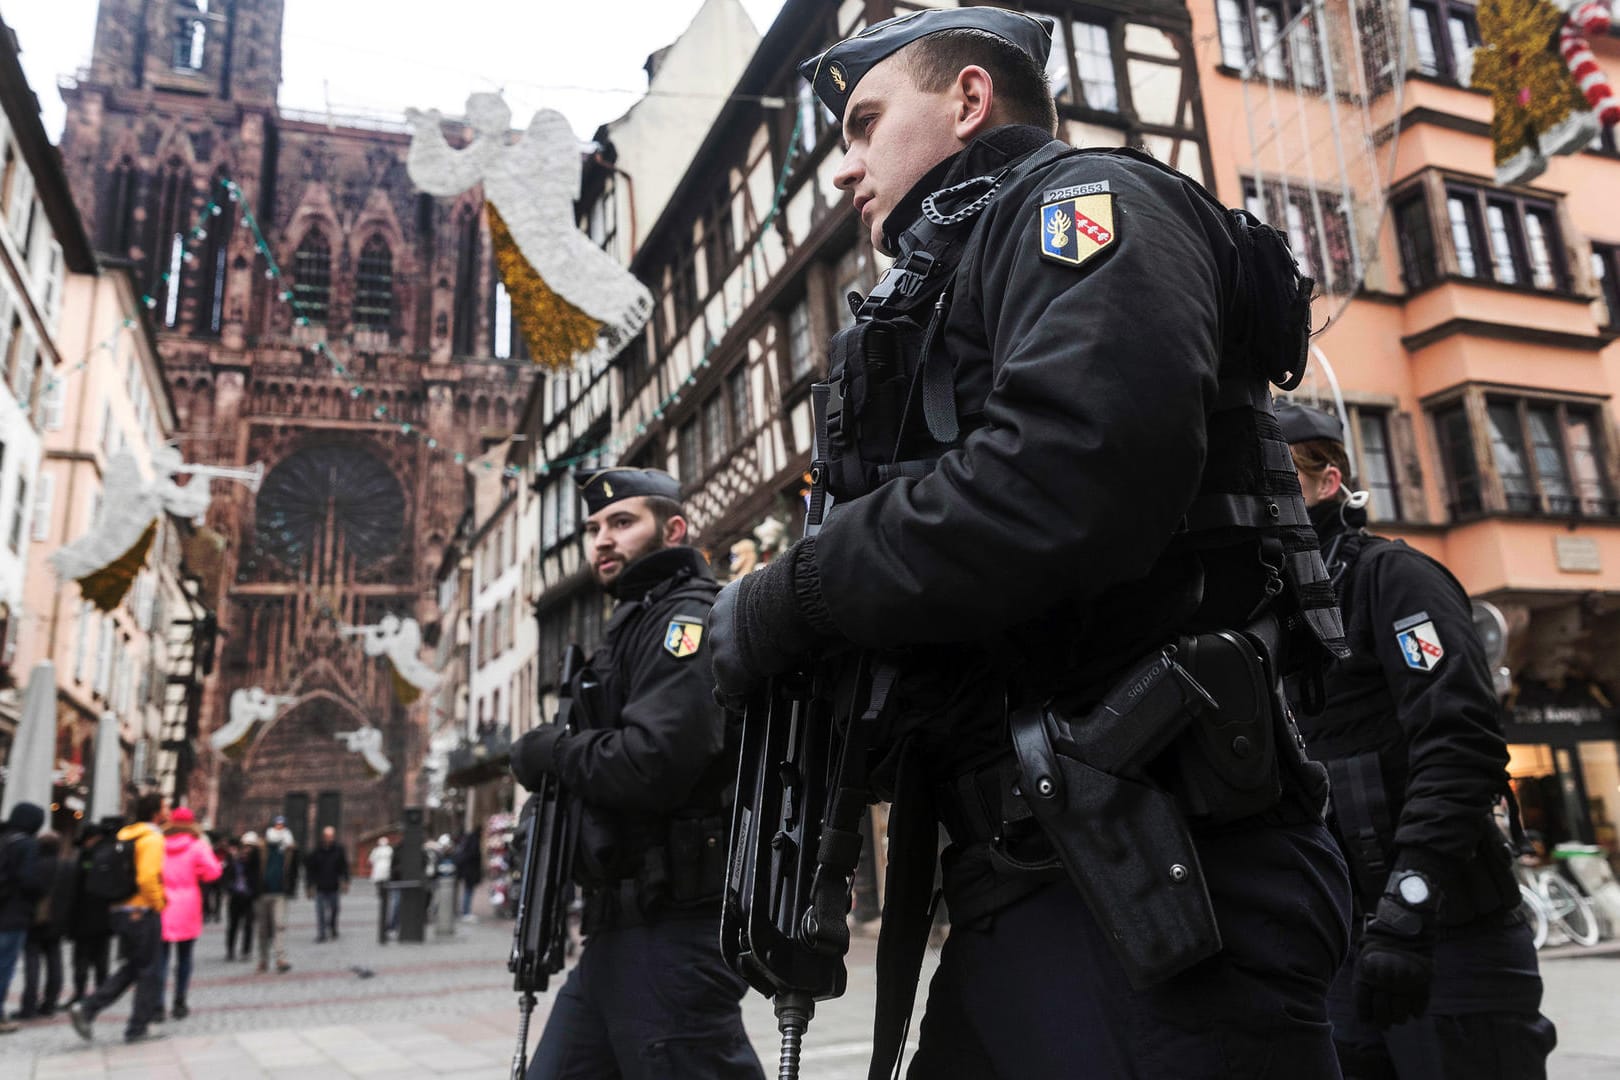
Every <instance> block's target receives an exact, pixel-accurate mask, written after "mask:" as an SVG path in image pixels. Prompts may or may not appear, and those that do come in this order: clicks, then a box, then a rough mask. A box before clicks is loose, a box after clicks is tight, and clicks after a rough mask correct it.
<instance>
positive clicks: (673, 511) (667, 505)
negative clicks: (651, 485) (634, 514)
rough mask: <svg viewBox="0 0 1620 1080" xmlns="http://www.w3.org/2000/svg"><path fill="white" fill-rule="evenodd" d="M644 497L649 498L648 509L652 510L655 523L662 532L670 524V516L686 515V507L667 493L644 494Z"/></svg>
mask: <svg viewBox="0 0 1620 1080" xmlns="http://www.w3.org/2000/svg"><path fill="white" fill-rule="evenodd" d="M642 498H644V499H646V500H647V509H648V510H651V511H652V516H653V524H655V525H657V526H658V531H659V532H660V533H662V532H663V531H664V526H665V525H668V524H669V519H670V518H672V517H681V518H683V517H685V516H686V507H684V506H682V505H681V504H680V503H679V502H677V501H676V500H674V499H671V498H669V497H668V496H667V495H643V496H642Z"/></svg>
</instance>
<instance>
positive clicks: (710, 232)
mask: <svg viewBox="0 0 1620 1080" xmlns="http://www.w3.org/2000/svg"><path fill="white" fill-rule="evenodd" d="M806 85H808V84H806ZM736 251H737V239H736V233H735V231H734V229H733V226H732V222H731V197H730V196H729V195H728V196H726V197H725V198H723V199H721V200H720V204H719V205H718V206H716V207H715V210H714V216H713V217H712V218H711V219H710V220H709V227H708V229H707V230H705V235H704V252H705V256H706V257H707V259H708V262H709V288H710V290H714V289H718V288H719V287H720V282H721V281H722V280H724V279H725V276H726V272H727V271H729V270H730V269H731V260H732V256H733V255H735V254H736Z"/></svg>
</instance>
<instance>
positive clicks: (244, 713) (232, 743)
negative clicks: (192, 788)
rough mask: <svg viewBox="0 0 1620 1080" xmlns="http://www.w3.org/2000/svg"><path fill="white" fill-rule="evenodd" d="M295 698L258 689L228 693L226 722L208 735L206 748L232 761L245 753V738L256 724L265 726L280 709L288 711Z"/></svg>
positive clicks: (247, 737) (246, 744)
mask: <svg viewBox="0 0 1620 1080" xmlns="http://www.w3.org/2000/svg"><path fill="white" fill-rule="evenodd" d="M297 701H298V699H297V698H296V697H288V696H286V695H280V694H267V693H265V692H264V690H263V689H262V688H261V687H257V686H252V687H248V688H246V689H243V690H237V691H235V692H234V693H232V694H231V707H230V719H229V720H227V721H226V722H225V725H224V726H223V727H221V728H219V729H218V730H216V731H215V732H214V733H213V734H211V735H209V736H208V745H209V746H211V747H213V748H214V749H215V750H216V751H217V752H219V753H221V754H223V755H225V756H226V757H228V758H231V759H233V760H234V759H236V758H239V757H241V756H242V754H243V752H245V751H246V750H247V747H248V742H249V736H251V735H252V734H253V731H254V729H255V728H256V727H258V725H260V724H268V723H269V722H270V721H272V720H274V719H275V718H276V715H277V714H278V713H280V712H281V710H283V709H288V708H291V707H292V706H293V705H294V704H295V703H297Z"/></svg>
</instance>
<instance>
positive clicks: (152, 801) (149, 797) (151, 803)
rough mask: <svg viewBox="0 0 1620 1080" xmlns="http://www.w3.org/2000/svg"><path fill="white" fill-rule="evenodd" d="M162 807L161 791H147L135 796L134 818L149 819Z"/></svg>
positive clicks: (156, 814)
mask: <svg viewBox="0 0 1620 1080" xmlns="http://www.w3.org/2000/svg"><path fill="white" fill-rule="evenodd" d="M162 809H163V793H162V792H161V791H148V792H146V793H145V794H144V795H137V796H135V820H136V821H151V820H152V819H153V818H155V817H157V816H158V811H160V810H162Z"/></svg>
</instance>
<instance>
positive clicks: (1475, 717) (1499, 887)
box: [1277, 404, 1555, 1080]
mask: <svg viewBox="0 0 1620 1080" xmlns="http://www.w3.org/2000/svg"><path fill="white" fill-rule="evenodd" d="M1277 416H1278V419H1279V420H1280V421H1281V423H1282V428H1283V433H1284V434H1285V435H1286V436H1287V438H1288V441H1289V443H1290V444H1291V446H1292V452H1293V457H1294V463H1295V465H1296V466H1297V467H1298V469H1299V475H1300V486H1301V487H1302V488H1303V489H1304V494H1305V501H1306V504H1307V505H1308V506H1309V507H1310V513H1311V521H1312V523H1313V524H1314V525H1315V527H1316V531H1317V534H1318V535H1319V536H1320V538H1321V545H1322V554H1323V558H1324V561H1325V562H1326V565H1327V569H1328V572H1329V574H1330V575H1331V576H1332V577H1333V578H1334V580H1335V582H1336V585H1337V588H1338V591H1339V596H1340V599H1341V603H1342V604H1343V610H1344V614H1345V628H1346V632H1347V637H1348V640H1349V644H1350V647H1351V648H1352V650H1354V655H1353V656H1352V657H1351V658H1350V659H1348V660H1345V661H1342V662H1340V663H1336V664H1333V665H1332V666H1331V667H1330V668H1329V669H1328V671H1327V672H1326V676H1325V682H1324V685H1323V687H1322V691H1323V692H1322V693H1321V694H1320V695H1316V694H1313V693H1311V692H1310V691H1311V688H1310V687H1309V686H1308V685H1304V684H1302V685H1299V686H1297V687H1293V688H1292V689H1293V691H1294V692H1292V693H1291V696H1292V697H1293V698H1294V699H1295V715H1296V716H1297V718H1298V722H1299V725H1300V730H1301V732H1302V734H1303V735H1304V736H1305V741H1306V746H1307V747H1308V749H1309V751H1310V753H1311V755H1312V756H1313V757H1314V758H1316V759H1317V760H1319V761H1321V762H1323V763H1324V764H1325V765H1326V766H1327V769H1328V773H1329V775H1330V776H1331V777H1332V780H1333V822H1334V826H1335V828H1336V829H1337V832H1338V835H1339V838H1340V842H1341V845H1342V846H1343V849H1344V852H1345V856H1346V858H1347V859H1348V860H1349V863H1350V869H1351V877H1352V881H1353V883H1354V885H1355V892H1356V900H1357V911H1358V914H1359V915H1360V919H1359V920H1358V923H1359V924H1360V926H1361V929H1360V933H1359V939H1358V941H1357V943H1356V945H1355V947H1354V950H1353V953H1352V956H1353V959H1352V962H1351V963H1349V964H1346V965H1345V967H1344V969H1343V971H1341V972H1340V976H1339V979H1338V981H1337V983H1335V985H1334V988H1333V993H1332V995H1331V996H1330V998H1329V1007H1330V1012H1331V1015H1332V1020H1333V1035H1334V1041H1335V1042H1336V1044H1337V1045H1338V1050H1339V1061H1340V1064H1341V1065H1342V1066H1343V1069H1344V1074H1345V1076H1347V1077H1352V1078H1358V1080H1361V1078H1366V1080H1374V1078H1377V1080H1382V1078H1386V1077H1403V1078H1411V1077H1430V1076H1469V1077H1481V1078H1489V1077H1502V1078H1507V1077H1513V1078H1515V1080H1520V1078H1532V1077H1539V1076H1545V1075H1546V1067H1545V1059H1546V1056H1547V1054H1548V1053H1549V1052H1550V1051H1551V1050H1552V1048H1553V1043H1554V1040H1555V1036H1554V1031H1553V1025H1552V1023H1551V1022H1550V1021H1549V1020H1547V1018H1546V1017H1544V1016H1542V1015H1541V1013H1540V1011H1539V1010H1540V1006H1541V976H1540V974H1539V972H1538V969H1537V965H1536V950H1535V946H1534V944H1533V943H1532V940H1531V933H1530V929H1529V927H1528V926H1526V925H1525V924H1524V921H1523V919H1522V918H1521V917H1520V914H1519V887H1518V883H1517V880H1516V879H1515V877H1514V874H1513V869H1512V864H1511V854H1510V852H1509V849H1508V847H1507V845H1506V844H1505V842H1504V841H1503V838H1502V836H1501V833H1500V830H1499V829H1498V828H1497V826H1496V823H1495V821H1494V820H1493V818H1492V814H1491V808H1492V806H1493V804H1494V803H1495V801H1496V799H1497V798H1498V797H1499V796H1502V795H1504V794H1506V793H1507V787H1506V781H1507V774H1506V772H1505V770H1506V767H1507V760H1508V753H1507V745H1506V743H1505V742H1504V740H1503V737H1502V726H1501V710H1500V706H1499V704H1498V700H1497V696H1496V692H1495V690H1494V688H1493V686H1492V683H1491V676H1490V671H1489V669H1488V665H1487V662H1486V659H1485V652H1484V648H1483V647H1482V646H1481V644H1480V641H1479V637H1478V635H1477V634H1476V633H1475V631H1474V627H1473V619H1472V612H1471V609H1470V605H1469V601H1468V596H1467V594H1466V593H1465V592H1464V591H1463V588H1462V586H1461V585H1459V584H1458V583H1457V580H1456V579H1455V578H1453V577H1452V576H1451V574H1450V573H1448V572H1447V571H1446V569H1445V568H1444V567H1443V566H1441V565H1440V564H1439V563H1437V562H1435V561H1434V560H1433V559H1431V558H1429V557H1428V556H1427V555H1424V554H1423V553H1422V552H1419V551H1416V550H1414V549H1412V548H1410V547H1408V546H1407V545H1405V544H1403V543H1400V542H1399V541H1390V540H1386V539H1384V538H1383V537H1379V536H1373V535H1370V534H1369V533H1368V532H1367V530H1366V528H1365V526H1366V523H1367V512H1366V509H1365V503H1366V498H1365V496H1364V495H1359V494H1357V495H1352V494H1351V493H1350V491H1348V490H1347V488H1346V484H1347V483H1348V482H1349V477H1350V465H1349V460H1348V456H1347V455H1346V453H1345V449H1344V436H1343V428H1342V427H1341V425H1340V423H1339V420H1338V418H1337V417H1335V416H1332V415H1330V414H1328V413H1325V412H1323V411H1321V410H1320V409H1314V408H1310V407H1308V406H1303V405H1293V404H1288V405H1280V406H1279V407H1278V409H1277Z"/></svg>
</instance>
